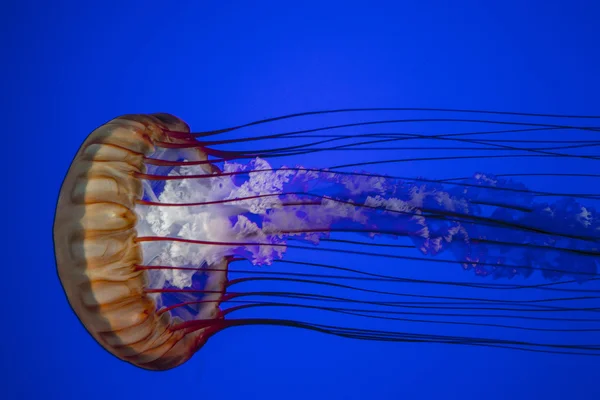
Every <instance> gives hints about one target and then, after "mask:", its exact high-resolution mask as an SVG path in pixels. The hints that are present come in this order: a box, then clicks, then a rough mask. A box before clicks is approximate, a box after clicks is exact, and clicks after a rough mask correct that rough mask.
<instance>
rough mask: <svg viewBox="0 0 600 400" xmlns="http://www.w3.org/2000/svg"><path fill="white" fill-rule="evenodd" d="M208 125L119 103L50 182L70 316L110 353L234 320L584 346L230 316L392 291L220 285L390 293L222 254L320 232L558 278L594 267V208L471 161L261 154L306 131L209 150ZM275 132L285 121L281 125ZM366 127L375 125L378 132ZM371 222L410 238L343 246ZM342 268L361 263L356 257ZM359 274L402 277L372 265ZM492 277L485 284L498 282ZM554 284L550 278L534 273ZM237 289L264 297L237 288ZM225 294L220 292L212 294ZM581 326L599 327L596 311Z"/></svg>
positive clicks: (269, 256) (197, 343)
mask: <svg viewBox="0 0 600 400" xmlns="http://www.w3.org/2000/svg"><path fill="white" fill-rule="evenodd" d="M216 133H218V132H211V133H209V134H198V135H192V134H190V130H189V128H188V127H187V124H185V123H184V122H183V121H181V120H180V119H178V118H176V117H173V116H170V115H168V114H153V115H129V116H123V117H119V118H117V119H115V120H112V121H110V122H108V123H107V124H105V125H103V126H102V127H100V128H98V129H97V130H96V131H94V132H93V133H92V134H91V135H90V136H89V137H88V139H87V140H86V141H85V142H84V144H83V145H82V147H81V149H80V150H79V152H78V153H77V155H76V157H75V159H74V161H73V163H72V165H71V168H70V170H69V172H68V174H67V177H66V179H65V181H64V183H63V186H62V189H61V193H60V197H59V202H58V206H57V212H56V219H55V228H54V237H55V249H56V258H57V266H58V272H59V276H60V279H61V282H62V284H63V287H64V290H65V292H66V294H67V297H68V299H69V302H70V304H71V306H72V307H73V309H74V311H75V313H76V314H77V315H78V317H79V318H80V320H81V321H82V323H83V324H84V326H85V327H86V328H87V329H88V331H89V332H90V333H91V334H92V336H94V338H95V339H96V340H97V341H98V342H99V343H100V344H101V345H102V346H103V347H104V348H106V349H107V350H109V351H110V352H111V353H113V354H114V355H116V356H117V357H119V358H121V359H123V360H126V361H128V362H131V363H132V364H134V365H137V366H140V367H142V368H147V369H168V368H172V367H175V366H177V365H180V364H181V363H183V362H185V361H186V360H188V359H189V358H190V357H191V356H192V355H193V354H194V352H196V351H197V350H198V349H199V348H200V347H201V346H202V345H203V344H204V343H205V342H206V340H207V339H208V338H209V337H210V336H211V335H212V334H214V333H215V332H217V331H219V330H221V329H224V328H227V327H231V326H239V325H248V324H271V325H282V326H295V327H300V328H305V329H312V330H317V331H320V332H325V333H330V334H335V335H338V336H343V337H350V338H357V339H365V340H385V341H408V342H415V341H416V342H442V343H461V344H465V343H470V344H475V345H485V346H492V347H510V348H522V349H532V348H533V349H537V348H543V349H546V350H549V351H559V352H560V351H573V352H579V353H582V354H584V353H585V354H588V353H594V354H595V352H596V351H597V350H598V349H597V348H596V346H595V345H586V346H581V345H577V344H566V345H565V344H557V345H553V344H550V345H544V344H537V343H533V344H532V343H528V342H523V341H514V340H513V341H511V340H501V339H489V338H464V337H452V336H442V335H415V334H412V333H407V332H397V331H382V330H373V329H365V328H344V327H337V326H328V325H324V324H314V323H307V322H301V321H292V320H288V319H273V318H240V319H230V318H229V316H230V315H231V314H232V313H233V312H236V311H240V310H243V309H248V308H252V307H271V306H284V307H285V306H287V307H304V308H308V309H310V308H314V309H319V310H325V311H332V312H341V313H346V314H352V315H359V316H366V317H368V318H372V317H374V316H375V317H377V315H380V314H381V313H382V312H383V313H385V317H384V318H388V319H393V318H396V317H393V315H396V314H398V313H399V312H398V311H381V310H365V309H360V308H357V307H347V306H346V307H339V306H338V305H337V304H338V303H340V302H343V303H346V305H347V304H348V303H350V304H351V305H352V304H354V305H356V303H360V304H361V305H365V304H368V305H373V306H382V307H384V308H385V307H398V306H401V307H403V306H405V304H406V303H399V302H391V301H385V302H374V301H359V300H356V299H348V298H342V297H338V296H326V295H324V294H323V293H322V290H321V289H319V290H314V291H312V292H310V293H309V292H287V291H286V292H283V291H278V292H266V291H262V292H253V293H248V292H242V291H236V292H234V291H232V290H230V289H231V287H232V286H233V285H239V284H241V283H244V282H252V281H257V280H261V279H263V280H272V281H278V282H283V283H286V282H290V283H294V284H295V283H305V284H309V285H321V286H322V287H327V286H329V287H337V288H343V289H349V290H358V291H362V292H365V291H366V292H370V293H376V294H378V295H385V294H389V295H391V296H397V295H400V293H387V292H381V291H376V290H371V289H365V288H357V287H355V286H351V285H349V284H345V283H344V284H340V283H332V282H331V279H334V278H336V277H332V276H326V277H325V276H324V275H314V274H313V275H310V274H306V275H303V276H302V277H300V278H298V277H290V275H285V274H284V276H275V277H258V278H257V277H250V278H247V277H246V278H238V279H231V280H230V279H229V278H228V273H229V272H230V271H231V269H229V270H228V268H229V264H230V262H232V261H239V260H242V259H245V260H249V261H251V263H252V264H254V265H255V266H260V265H270V264H272V263H274V262H277V261H278V260H281V259H284V258H285V253H286V251H288V249H290V248H292V249H293V248H302V249H306V244H308V246H314V245H317V244H322V243H323V242H325V243H327V242H331V243H334V242H336V241H337V242H338V243H341V242H345V243H346V244H349V245H350V246H351V248H350V249H346V250H336V249H327V248H325V249H323V248H320V247H318V246H317V247H314V251H315V252H316V251H318V250H319V251H323V250H324V251H333V252H335V251H340V252H344V253H346V254H356V256H368V257H371V256H372V257H381V256H383V257H387V258H392V259H398V260H411V259H413V258H415V257H414V256H410V255H408V256H407V255H404V254H403V253H402V254H400V253H399V252H394V251H395V250H398V249H402V248H406V247H413V248H417V249H418V250H419V251H420V252H421V253H422V254H423V255H427V256H437V255H440V254H449V255H451V256H452V257H451V258H452V259H451V260H449V259H443V260H440V261H443V262H454V263H457V264H459V265H461V266H462V267H463V268H464V269H467V270H472V271H474V272H475V274H477V275H479V276H493V277H495V278H511V277H514V276H517V275H518V276H525V277H526V276H529V275H531V274H532V273H533V272H535V271H539V272H540V273H541V274H542V275H543V276H544V277H545V278H546V279H548V280H550V281H551V282H554V283H557V282H556V281H557V280H558V279H560V278H569V279H571V281H569V282H571V283H572V282H584V281H589V280H594V279H595V276H596V273H597V268H598V259H599V258H598V255H599V236H600V233H599V232H600V219H599V218H598V217H597V216H596V211H595V210H594V209H593V208H592V207H589V206H585V205H583V204H582V203H581V201H583V199H579V198H575V197H570V198H565V199H562V200H558V201H545V202H539V201H536V198H537V197H538V196H544V195H547V194H543V193H539V192H535V191H531V190H529V189H527V188H526V187H525V186H524V185H522V184H520V183H516V182H513V181H512V180H510V179H506V178H503V177H497V176H493V175H487V174H484V173H477V174H475V175H474V176H472V177H470V178H467V179H462V180H461V181H460V182H458V183H456V182H446V183H444V182H440V181H434V180H427V179H415V180H410V179H403V178H401V177H394V176H385V175H378V174H374V173H364V172H353V173H346V172H343V171H340V170H333V169H330V170H319V169H311V168H305V167H302V166H294V167H286V166H283V167H281V168H272V167H271V165H270V164H269V162H268V161H267V160H266V158H268V157H277V156H280V157H281V156H290V155H294V154H299V153H301V152H302V151H305V150H306V148H307V147H306V146H287V147H285V148H279V149H269V150H268V151H255V152H248V151H246V152H240V151H226V150H215V149H214V147H213V146H214V145H222V144H227V143H228V141H227V140H224V141H212V142H211V141H208V140H205V137H206V136H210V135H213V134H216ZM296 133H297V132H296ZM286 135H288V136H289V137H291V136H293V134H292V135H290V134H289V133H286V134H282V136H283V137H285V136H286ZM196 136H200V138H199V140H198V139H197V138H196ZM272 136H274V137H275V136H277V135H272ZM376 138H377V140H379V141H385V140H388V139H389V138H390V135H387V136H386V135H379V136H376ZM243 140H247V139H243ZM232 142H234V141H232ZM240 160H249V161H240ZM217 163H220V164H222V167H221V169H219V168H217V167H216V166H215V165H216V164H217ZM349 166H352V165H349ZM583 197H586V196H583ZM587 198H588V199H589V200H590V201H592V200H595V197H594V196H587ZM345 233H354V234H359V235H362V236H363V237H364V239H365V240H366V241H361V242H359V241H349V240H344V239H333V238H331V235H332V234H345ZM381 237H388V238H406V239H407V240H408V241H409V243H410V246H407V245H395V244H387V243H386V244H380V245H378V246H383V248H384V249H391V250H392V252H382V251H380V249H377V250H376V251H370V250H369V251H366V250H364V249H362V248H358V246H364V247H366V248H367V249H368V248H370V246H371V245H373V244H372V243H373V240H374V239H375V240H377V239H378V238H381ZM296 243H299V244H301V245H298V244H296ZM315 254H316V253H315ZM313 261H314V260H313ZM305 264H306V265H308V264H309V263H305ZM317 264H318V263H313V266H314V265H317ZM321 266H322V267H327V266H325V265H321ZM329 267H330V268H331V266H329ZM256 268H258V267H256ZM263 268H264V267H263ZM337 269H338V270H341V269H343V268H339V267H337ZM345 270H346V272H353V273H359V274H363V275H364V274H367V275H368V268H365V270H366V271H365V270H363V271H358V272H357V271H351V270H350V269H348V268H346V269H345ZM264 273H266V272H264ZM317 278H318V279H317ZM337 278H339V279H360V278H352V277H349V276H337ZM364 279H379V280H381V279H383V280H387V281H389V282H399V281H400V282H408V281H410V280H409V279H404V278H399V277H397V276H396V277H391V276H383V275H372V276H370V277H369V278H364ZM569 282H567V283H569ZM424 283H425V282H424ZM429 283H432V282H429ZM438 283H439V282H438ZM563 283H564V282H558V284H563ZM492 286H493V285H489V286H485V287H489V288H490V289H499V288H500V289H510V288H511V286H510V285H508V286H504V287H492ZM513 286H516V285H513ZM481 287H484V286H481ZM515 288H516V287H515ZM553 289H556V288H555V287H553V286H552V284H551V285H550V286H549V287H545V288H544V290H553ZM556 290H560V288H558V289H556ZM252 295H255V296H259V297H261V296H262V297H263V298H264V297H267V300H264V299H263V300H258V301H243V300H244V299H246V298H248V296H252ZM404 296H408V295H404ZM421 297H430V298H431V297H433V298H435V299H437V300H444V301H449V302H448V303H447V304H455V303H456V302H457V301H458V302H460V303H461V305H462V306H469V307H473V308H472V309H473V310H475V311H476V312H480V311H481V310H483V309H485V308H481V304H480V303H482V302H483V303H486V304H490V303H493V304H497V303H498V300H490V299H483V300H482V299H469V298H450V297H441V296H437V297H436V296H421ZM273 298H277V299H278V301H274V300H273ZM563 300H564V299H563ZM236 301H238V302H239V303H238V304H239V305H235V304H236ZM544 301H548V300H547V299H546V300H544ZM551 301H555V300H551ZM225 302H230V303H231V304H232V305H233V306H232V307H229V308H227V309H225V310H222V309H221V308H222V307H221V306H222V304H224V303H225ZM323 302H325V305H323ZM453 302H454V303H453ZM333 303H335V304H333ZM517 303H519V302H517ZM521 303H527V302H522V301H521V302H520V304H519V305H522V304H521ZM532 303H535V302H534V301H532V302H529V303H528V304H529V305H531V304H532ZM432 304H436V303H432ZM426 307H431V306H430V305H427V306H426ZM540 307H546V306H540ZM556 308H559V309H558V310H557V311H561V310H562V309H560V307H558V306H557V307H556ZM565 310H566V309H565ZM524 311H528V312H531V310H529V309H526V310H524ZM562 311H564V310H562ZM394 313H396V314H394ZM401 314H402V316H404V317H406V316H407V315H408V314H409V313H408V312H406V311H404V312H402V313H401ZM424 314H425V313H423V315H424ZM226 316H227V317H228V318H226ZM390 316H392V317H390ZM588 322H589V321H588ZM593 322H594V323H595V322H597V321H595V320H594V321H593ZM586 329H587V330H588V331H589V330H592V331H596V330H598V329H597V327H595V326H594V327H593V328H586Z"/></svg>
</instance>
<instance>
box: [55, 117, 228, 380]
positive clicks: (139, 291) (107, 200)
mask: <svg viewBox="0 0 600 400" xmlns="http://www.w3.org/2000/svg"><path fill="white" fill-rule="evenodd" d="M165 131H178V132H189V127H188V126H187V124H186V123H185V122H183V121H182V120H180V119H179V118H177V117H175V116H172V115H169V114H164V113H160V114H151V115H125V116H121V117H118V118H116V119H113V120H111V121H109V122H108V123H106V124H104V125H102V126H101V127H99V128H97V129H96V130H95V131H93V132H92V133H91V134H90V135H89V136H88V137H87V139H86V140H85V142H84V143H83V145H82V146H81V147H80V149H79V151H78V152H77V154H76V155H75V158H74V159H73V162H72V163H71V166H70V168H69V171H68V173H67V175H66V177H65V179H64V182H63V184H62V187H61V189H60V194H59V199H58V204H57V207H56V215H55V221H54V246H55V255H56V264H57V269H58V275H59V278H60V281H61V283H62V286H63V288H64V291H65V294H66V296H67V298H68V301H69V303H70V305H71V307H72V308H73V310H74V311H75V313H76V315H77V316H78V318H79V319H80V321H81V322H82V323H83V325H84V326H85V328H86V329H87V330H88V331H89V333H90V334H91V335H92V336H93V337H94V338H95V339H96V340H97V341H98V343H100V344H101V345H102V346H103V347H104V348H105V349H106V350H108V351H109V352H110V353H112V354H114V355H115V356H117V357H119V358H120V359H122V360H125V361H127V362H130V363H132V364H134V365H136V366H139V367H142V368H145V369H151V370H158V369H160V370H163V369H168V368H172V367H175V366H177V365H180V364H181V363H183V362H185V361H186V360H188V359H189V358H190V357H191V356H192V355H193V354H194V352H195V351H196V350H197V349H198V348H199V347H201V346H202V344H204V342H205V341H206V339H207V338H208V336H210V332H209V329H208V328H207V329H194V330H193V331H189V330H186V329H181V326H179V327H178V324H179V325H180V324H181V322H182V321H179V320H177V319H176V318H172V317H171V316H170V315H169V313H163V314H160V313H158V312H157V307H156V304H155V300H154V299H153V298H152V297H151V296H149V295H148V293H146V291H145V287H146V283H147V280H148V276H147V272H146V271H143V270H139V269H138V268H137V266H138V265H139V264H141V263H142V259H143V254H142V248H141V246H140V245H139V243H137V242H136V237H137V230H136V223H137V216H136V213H135V211H134V207H135V204H136V202H137V201H138V200H140V199H141V197H142V196H143V193H144V189H143V185H144V184H143V182H142V180H141V179H139V178H138V177H137V176H136V174H140V173H145V172H146V165H145V164H144V158H145V157H146V156H148V155H150V154H152V153H154V152H155V150H156V148H155V143H157V142H163V143H164V142H166V143H178V142H180V143H181V142H183V141H185V139H178V138H176V137H175V138H174V137H168V136H167V135H165V133H164V132H165ZM186 152H187V154H186V158H187V159H190V160H198V161H201V160H206V155H205V154H203V153H202V151H201V150H198V149H189V150H186ZM203 168H205V169H207V170H211V169H212V168H214V167H213V166H211V165H210V164H206V165H205V166H204V167H203ZM215 264H216V265H215V268H217V267H218V268H217V269H219V268H220V269H221V270H223V272H216V273H214V274H212V275H211V279H210V280H208V281H207V282H206V283H205V285H206V286H205V288H206V289H209V290H210V291H211V292H213V293H214V295H212V300H213V301H212V302H207V303H205V304H203V305H202V306H201V307H202V309H201V310H200V312H199V314H198V316H199V318H215V317H216V316H217V315H218V313H219V300H220V296H221V293H222V289H223V285H224V282H225V280H226V272H225V270H226V267H227V261H226V259H224V258H223V259H222V260H221V261H220V262H217V263H215Z"/></svg>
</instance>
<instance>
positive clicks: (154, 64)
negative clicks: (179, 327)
mask: <svg viewBox="0 0 600 400" xmlns="http://www.w3.org/2000/svg"><path fill="white" fill-rule="evenodd" d="M209 3H211V4H209ZM492 3H494V4H492ZM367 4H368V5H367ZM1 14H2V15H1V16H0V19H1V20H2V24H1V27H2V28H1V32H2V35H1V36H0V37H1V39H0V40H1V43H2V49H3V51H2V54H3V56H4V57H2V58H3V62H2V63H1V64H0V69H2V77H3V78H4V79H2V81H1V82H0V88H1V92H2V94H3V95H2V96H1V98H0V101H1V102H2V108H1V109H2V113H1V114H2V131H3V144H4V148H5V150H4V151H3V166H4V168H3V171H4V175H3V176H4V180H5V184H4V185H3V196H2V204H3V208H4V210H5V211H4V214H3V217H2V222H3V227H4V229H3V234H2V236H3V237H4V241H5V247H4V249H5V251H4V257H3V263H2V266H3V271H4V277H3V279H1V280H0V288H1V289H2V293H3V295H4V299H5V302H4V307H3V316H2V320H3V321H4V322H3V323H2V334H1V335H2V340H1V341H0V351H1V353H0V369H1V371H0V372H1V374H0V382H1V384H0V397H2V398H6V399H11V400H12V399H82V398H85V399H90V400H91V399H115V400H116V399H131V398H140V399H165V398H168V399H183V398H186V399H188V398H189V399H196V398H198V399H214V398H219V399H240V398H249V399H253V398H257V399H265V400H266V399H290V400H292V399H305V398H308V399H438V398H442V399H454V398H456V399H459V398H460V399H531V398H535V399H544V400H551V399H597V398H599V397H600V387H599V385H598V379H597V376H598V369H599V367H600V361H599V360H598V359H597V358H589V357H588V358H582V357H572V356H557V355H548V354H531V353H524V352H514V351H505V350H496V349H485V348H473V347H465V346H444V345H411V344H389V343H383V344H382V343H365V342H357V341H352V340H344V339H340V338H336V337H328V336H325V335H321V334H317V333H311V332H306V331H299V330H298V331H296V330H290V329H285V328H275V327H248V328H237V329H232V330H229V331H225V332H223V333H220V334H218V335H216V336H215V337H214V338H212V339H211V340H210V341H209V343H208V344H207V345H206V346H205V348H203V349H202V350H201V351H200V352H199V353H198V354H197V355H196V356H195V357H194V358H193V359H192V360H191V361H189V362H188V363H187V364H185V365H183V366H182V367H180V368H177V369H174V370H171V371H168V372H164V373H151V372H146V371H143V370H140V369H136V368H134V367H132V366H130V365H128V364H125V363H123V362H120V361H118V360H117V359H115V358H114V357H112V356H111V355H110V354H108V353H107V352H106V351H104V350H103V349H102V348H100V346H98V345H97V344H96V343H95V342H94V340H93V339H92V338H91V337H90V336H89V335H88V334H87V333H86V332H85V330H84V328H83V327H82V326H81V324H80V323H79V322H78V320H77V319H76V317H75V316H74V315H73V313H72V311H71V309H70V308H69V306H68V304H67V302H66V299H65V297H64V294H63V292H62V290H61V287H60V283H59V281H58V278H57V276H56V273H55V265H54V256H53V248H52V237H51V226H52V219H53V213H54V207H55V202H56V197H57V194H58V190H59V187H60V183H61V181H62V179H63V176H64V173H65V172H66V170H67V168H68V166H69V163H70V161H71V158H72V156H73V155H74V154H75V152H76V150H77V148H78V146H79V145H80V144H81V142H82V141H83V139H84V138H85V136H86V135H87V134H88V133H89V132H90V131H91V130H93V129H94V128H95V127H97V126H98V125H100V124H102V123H104V122H105V121H107V120H108V119H111V118H113V117H114V116H118V115H120V114H125V113H138V112H140V113H141V112H155V111H165V112H170V113H173V114H176V115H179V116H181V117H182V118H184V119H185V120H186V121H187V122H188V123H189V124H190V125H191V126H192V128H193V129H196V130H208V129H214V128H220V127H224V126H230V125H236V124H240V123H244V122H248V121H251V120H255V119H260V118H267V117H271V116H276V115H281V114H286V113H291V112H298V111H305V110H319V109H332V108H344V107H386V106H387V107H449V108H463V109H465V108H471V109H494V110H516V111H526V112H545V113H570V114H600V111H599V110H600V107H599V106H600V97H599V94H598V93H600V75H599V74H598V71H599V70H600V60H599V55H598V53H599V52H598V48H599V47H598V38H600V27H598V23H597V21H598V17H599V16H600V5H599V3H597V2H595V1H591V0H589V1H553V0H547V1H531V0H521V1H502V2H481V1H456V2H446V1H418V2H417V1H413V2H411V1H387V2H386V1H368V2H364V1H314V2H313V1H302V2H287V1H273V2H262V1H257V2H241V1H231V2H229V1H221V2H200V1H179V2H158V1H153V0H148V1H103V2H81V1H54V2H42V1H26V0H24V1H19V2H12V3H11V4H7V5H4V6H3V11H2V13H1ZM333 121H338V122H339V121H345V117H342V116H339V117H337V119H333ZM290 126H293V122H288V123H287V124H286V127H288V128H289V127H290ZM596 154H597V153H596ZM373 155H375V153H373ZM349 156H350V157H352V154H350V155H349V154H347V153H344V154H335V155H331V156H327V158H323V156H315V157H308V158H307V159H306V164H310V165H315V166H317V167H322V166H324V165H327V164H341V163H343V161H342V160H344V157H346V160H347V158H348V157H349ZM532 162H533V161H527V162H525V161H522V162H521V163H520V164H519V163H507V162H497V163H493V162H491V161H490V162H489V163H488V162H487V161H485V160H483V161H482V160H479V161H474V162H472V163H471V164H462V165H458V164H450V166H445V167H444V171H443V172H445V173H447V175H448V176H453V175H454V176H455V175H456V174H460V173H463V172H464V171H465V170H471V171H472V172H475V171H479V170H485V171H486V172H490V173H495V172H497V171H500V170H503V171H504V172H506V170H517V171H518V170H523V169H524V168H534V169H535V168H538V167H539V168H544V167H548V168H551V167H553V166H556V165H551V164H550V163H556V160H554V161H549V160H544V159H541V160H536V161H535V163H536V164H535V165H532V164H531V163H532ZM454 167H456V172H455V171H454V170H452V168H454ZM393 168H395V170H392V171H390V170H387V172H395V173H398V174H402V175H406V176H416V175H423V176H428V175H436V174H439V173H440V172H441V171H440V169H439V168H438V167H437V166H436V164H426V165H425V166H423V165H421V164H419V163H409V164H402V165H396V166H394V167H393ZM459 169H460V172H458V171H459ZM598 171H600V169H598V167H596V170H595V171H594V169H593V167H589V169H588V171H587V172H590V173H594V172H595V173H597V172H598ZM561 182H563V183H561V184H560V185H565V189H567V190H566V191H569V190H570V191H577V190H587V191H588V192H593V191H594V188H593V186H591V187H590V186H586V187H585V188H584V189H582V188H581V185H582V183H581V182H580V181H578V180H573V181H569V182H566V183H565V182H564V181H561ZM542 184H545V185H546V187H554V186H556V184H554V183H553V182H552V181H547V182H542ZM329 257H330V258H329V261H331V262H333V261H334V260H335V262H338V263H345V264H346V263H347V264H350V263H353V262H354V261H355V260H353V259H352V258H351V257H340V256H339V255H336V256H335V257H334V256H329ZM324 258H326V256H323V255H319V259H320V260H323V259H324ZM367 267H368V266H366V267H365V266H363V268H367ZM403 267H405V268H408V269H410V268H411V267H413V268H419V266H417V265H414V266H413V265H411V264H405V265H403ZM456 274H457V276H460V275H461V274H464V272H462V271H461V270H460V268H458V267H456ZM431 276H435V274H434V273H432V274H431V275H430V277H431ZM447 276H448V275H447ZM447 276H446V277H447ZM294 312H295V311H293V310H292V311H289V313H291V314H290V315H289V316H290V317H292V318H293V317H295V316H296V315H295V314H294ZM469 333H470V332H469V330H468V329H466V328H465V329H464V330H463V331H462V334H469ZM472 333H473V334H476V333H477V332H472Z"/></svg>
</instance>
